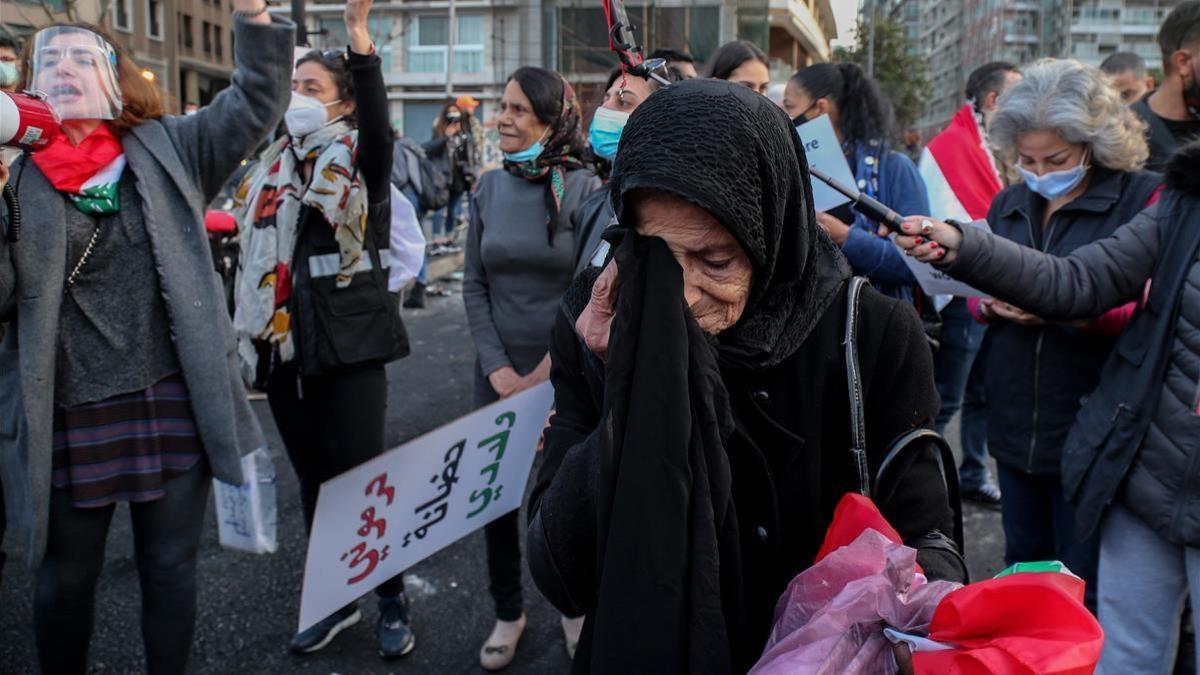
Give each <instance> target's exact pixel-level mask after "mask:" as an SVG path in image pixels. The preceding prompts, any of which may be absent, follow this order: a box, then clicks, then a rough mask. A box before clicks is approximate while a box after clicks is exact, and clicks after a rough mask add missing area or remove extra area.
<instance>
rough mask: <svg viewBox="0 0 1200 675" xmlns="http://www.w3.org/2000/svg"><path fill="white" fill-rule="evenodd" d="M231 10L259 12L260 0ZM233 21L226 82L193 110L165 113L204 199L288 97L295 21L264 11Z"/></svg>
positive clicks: (243, 0) (268, 128)
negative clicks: (231, 58)
mask: <svg viewBox="0 0 1200 675" xmlns="http://www.w3.org/2000/svg"><path fill="white" fill-rule="evenodd" d="M233 7H234V9H235V10H241V11H245V12H247V13H254V12H257V11H258V10H259V9H260V8H263V7H265V5H264V4H263V0H234V3H233ZM237 16H238V17H239V18H236V19H235V20H234V23H233V37H234V60H235V63H237V68H235V69H234V71H233V77H232V79H231V80H230V84H229V86H228V87H226V88H225V89H224V90H223V91H222V92H221V93H220V94H217V97H216V98H215V99H213V102H212V103H211V104H209V105H208V106H205V107H204V108H202V109H201V110H200V111H199V112H197V113H196V114H195V115H189V116H185V117H168V118H164V119H163V125H164V126H165V127H166V128H167V133H168V134H170V136H171V140H172V141H173V142H174V144H175V149H176V151H177V152H178V153H179V156H180V159H182V160H183V165H184V167H186V168H187V170H188V171H190V172H191V174H192V179H193V180H194V181H195V182H196V185H198V186H200V189H201V190H202V191H203V193H204V200H205V202H209V201H212V199H213V198H214V197H215V196H216V195H217V193H218V192H219V191H220V189H221V186H222V184H223V183H224V182H225V180H226V179H228V178H229V176H230V174H232V173H233V171H234V169H236V168H237V166H238V164H239V163H240V162H241V161H242V160H243V159H245V158H246V157H247V156H249V155H250V153H251V152H253V151H254V149H255V148H256V147H257V146H258V144H259V143H261V142H262V141H263V140H264V139H266V138H267V137H268V135H269V134H270V133H271V132H272V131H273V130H274V129H275V127H276V126H278V124H279V120H280V119H281V118H282V117H283V112H284V110H286V109H287V106H288V101H289V100H290V94H289V91H290V90H291V79H292V45H293V43H294V42H295V25H294V24H292V23H291V22H290V21H287V20H284V19H279V18H275V19H272V18H270V16H269V15H268V14H267V13H266V12H265V11H263V12H262V13H259V14H254V15H253V16H250V17H247V16H246V15H237Z"/></svg>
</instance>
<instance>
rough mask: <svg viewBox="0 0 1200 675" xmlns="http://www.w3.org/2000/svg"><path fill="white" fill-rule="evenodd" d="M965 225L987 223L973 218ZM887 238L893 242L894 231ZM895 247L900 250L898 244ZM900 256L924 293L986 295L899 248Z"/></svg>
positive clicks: (983, 225) (979, 225)
mask: <svg viewBox="0 0 1200 675" xmlns="http://www.w3.org/2000/svg"><path fill="white" fill-rule="evenodd" d="M966 226H967V227H979V228H986V227H987V223H986V222H985V221H982V220H975V221H970V222H968V223H966ZM889 238H890V239H891V240H892V242H893V243H894V242H895V241H896V235H895V233H893V234H891V235H889ZM896 248H897V250H900V248H899V246H897V247H896ZM900 257H901V258H903V259H904V264H906V265H908V269H909V271H911V272H912V274H913V276H914V277H916V278H917V284H918V285H920V286H921V290H922V291H925V295H928V296H931V297H932V296H936V295H957V296H959V297H963V298H967V297H984V298H986V297H988V294H987V293H983V292H981V291H978V290H976V289H975V288H973V287H972V286H969V285H967V284H964V283H963V282H961V281H959V280H957V279H955V278H954V277H952V276H950V275H949V274H946V273H945V272H943V271H941V270H939V269H938V268H936V267H934V266H933V265H930V264H929V263H923V262H921V261H919V260H917V259H916V258H914V257H912V256H910V255H905V254H904V251H903V250H900Z"/></svg>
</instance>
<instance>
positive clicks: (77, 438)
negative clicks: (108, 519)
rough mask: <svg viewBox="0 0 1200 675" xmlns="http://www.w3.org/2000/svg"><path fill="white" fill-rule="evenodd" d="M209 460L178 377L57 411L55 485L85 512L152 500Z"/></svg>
mask: <svg viewBox="0 0 1200 675" xmlns="http://www.w3.org/2000/svg"><path fill="white" fill-rule="evenodd" d="M203 456H204V449H203V446H202V445H201V442H200V436H199V434H198V433H197V431H196V423H195V420H194V419H193V417H192V406H191V398H190V397H189V396H188V390H187V386H186V385H185V384H184V382H183V378H182V376H181V375H179V374H178V373H176V374H175V375H171V376H169V377H167V378H166V379H164V380H162V381H160V382H158V383H157V384H154V385H152V386H151V387H150V388H148V389H144V390H142V391H137V392H133V393H129V394H120V395H118V396H114V397H112V398H109V399H105V400H103V401H97V402H95V403H85V404H83V405H79V406H74V407H70V408H61V407H60V408H58V409H56V410H55V412H54V443H53V458H52V467H53V471H52V474H51V483H52V484H53V485H54V487H55V488H59V489H64V490H70V491H71V501H72V503H73V504H74V505H75V506H76V507H79V508H95V507H100V506H108V505H109V504H114V503H116V502H122V501H128V502H149V501H154V500H155V499H159V498H161V497H162V496H163V483H165V482H167V481H168V480H170V479H171V478H174V477H175V476H178V475H180V474H183V473H186V472H187V471H188V470H190V469H191V468H193V467H194V466H196V464H197V463H198V462H199V461H200V460H201V458H202V457H203Z"/></svg>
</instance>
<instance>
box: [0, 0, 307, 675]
mask: <svg viewBox="0 0 1200 675" xmlns="http://www.w3.org/2000/svg"><path fill="white" fill-rule="evenodd" d="M233 8H234V15H235V20H234V35H235V36H236V38H237V39H236V45H237V54H236V57H237V59H236V61H237V64H238V65H237V71H236V72H235V73H234V77H233V78H232V82H231V85H230V87H229V88H227V89H226V90H225V91H223V92H221V93H220V94H219V95H218V96H217V97H216V98H215V99H214V100H213V102H212V104H211V105H209V106H208V107H207V108H205V109H204V110H202V111H199V112H198V113H196V114H195V115H191V116H188V117H172V116H167V115H165V114H164V112H163V105H162V101H161V99H160V96H159V92H158V90H157V89H156V88H155V87H154V85H153V84H151V83H150V82H148V81H147V80H146V79H145V78H144V77H142V74H141V73H142V71H141V67H140V66H138V64H137V63H135V62H134V61H133V59H132V58H130V56H129V54H128V53H127V52H126V51H125V50H124V49H122V48H121V46H120V43H119V42H117V41H115V40H113V39H112V38H111V37H110V36H109V35H108V34H107V33H105V32H104V31H103V30H102V29H100V28H97V27H95V26H90V25H86V24H54V25H51V26H47V27H45V28H42V29H41V30H39V31H38V32H37V33H35V34H34V35H33V36H32V37H31V38H30V39H29V40H28V43H27V45H26V50H25V63H26V66H27V67H26V68H25V69H24V74H23V77H24V82H23V83H22V87H21V88H22V89H38V90H41V91H44V92H47V94H48V99H47V100H48V102H49V103H50V105H51V106H53V107H54V109H55V111H56V112H57V113H58V116H59V118H60V119H61V120H62V134H61V135H59V136H58V137H57V138H56V139H55V140H54V141H53V142H52V143H51V144H50V145H49V146H47V147H46V148H43V149H41V150H38V151H37V152H35V153H33V154H32V155H29V156H26V157H22V158H21V159H19V160H18V162H19V164H18V165H17V166H16V167H14V169H15V173H16V175H17V180H16V188H17V191H18V193H19V199H20V202H21V205H22V206H23V207H24V208H23V209H22V211H23V213H22V215H23V223H22V224H23V225H24V228H23V229H22V231H21V237H20V241H18V242H15V243H14V242H9V241H7V238H6V237H0V321H10V320H11V321H12V322H13V323H12V324H11V326H12V328H11V329H10V331H9V332H8V334H7V335H6V336H5V339H4V342H3V344H2V345H0V476H2V478H3V482H4V487H5V492H6V495H5V497H6V499H7V500H8V503H9V506H10V507H14V508H10V509H9V510H8V516H9V523H10V524H11V525H12V526H13V529H14V534H15V535H17V536H18V537H20V538H21V539H23V541H24V543H25V547H26V550H27V552H28V554H29V557H30V562H31V564H32V565H33V566H34V568H35V569H36V582H35V592H34V603H33V604H34V608H33V614H34V634H35V636H36V640H37V648H38V657H39V659H40V661H41V668H42V671H43V672H47V673H83V672H85V671H86V670H87V660H88V659H87V654H88V644H89V642H90V641H91V634H92V621H93V613H94V604H95V592H96V585H97V582H98V581H99V578H100V573H101V571H102V568H103V566H104V543H105V540H106V538H107V535H108V530H109V526H110V524H111V522H112V517H113V513H114V511H115V509H116V504H117V503H119V502H126V503H128V504H129V513H130V517H131V520H132V523H133V533H134V559H135V560H136V562H137V571H138V576H139V578H140V581H141V591H142V635H143V638H144V639H145V650H146V651H145V653H146V668H147V670H148V671H149V672H150V673H182V672H184V671H185V669H186V666H187V660H188V653H189V651H190V650H191V641H192V631H193V629H194V627H195V620H196V553H197V549H198V547H199V543H200V533H201V530H202V527H203V523H204V512H205V506H206V503H207V500H208V495H209V489H210V485H211V479H212V477H214V476H215V477H216V478H218V479H220V480H222V481H224V482H226V483H232V484H235V485H238V484H241V483H242V479H243V475H242V470H241V457H242V455H245V454H247V453H250V452H252V451H254V450H255V449H257V448H261V447H265V445H266V442H265V440H264V439H263V436H262V431H261V429H260V428H259V426H258V422H257V419H256V418H255V417H254V413H253V412H252V411H251V410H250V406H249V405H248V403H247V401H246V396H245V390H244V389H243V387H242V383H241V378H240V377H239V376H238V370H237V363H236V361H235V360H234V359H233V358H232V346H233V345H232V343H231V332H230V327H229V316H228V314H227V312H226V305H225V300H224V297H223V293H222V288H221V284H220V282H219V280H218V278H217V277H216V275H215V274H214V273H213V264H212V259H211V257H210V255H209V252H208V250H209V249H208V243H207V241H206V239H205V235H204V221H203V219H202V218H201V217H200V214H202V213H203V209H204V205H205V204H206V203H207V202H208V201H209V200H211V199H212V198H213V197H214V196H215V195H216V194H217V192H218V190H220V188H221V185H222V183H223V182H224V181H225V179H226V178H227V177H228V176H229V175H230V174H231V173H232V172H233V170H234V169H235V168H237V166H238V163H239V162H240V161H241V160H242V157H243V156H244V155H245V154H247V153H249V152H250V151H251V150H252V149H253V148H254V145H255V144H256V143H257V142H258V141H259V139H261V138H262V137H263V136H265V135H266V134H268V133H269V132H270V130H271V129H272V128H274V126H275V125H276V124H277V123H278V121H279V118H280V116H281V115H282V114H283V108H284V101H286V98H287V79H288V73H289V72H290V71H291V58H292V46H291V45H292V41H293V37H294V30H293V26H292V25H291V24H290V23H287V22H284V21H280V20H275V21H273V20H272V19H271V18H270V16H269V15H268V14H267V7H266V4H265V3H262V2H261V1H260V0H233ZM8 175H9V172H8V169H7V167H5V166H4V165H3V164H2V163H0V184H3V183H6V182H7V180H8ZM0 215H3V216H4V220H8V217H9V214H8V213H7V210H0Z"/></svg>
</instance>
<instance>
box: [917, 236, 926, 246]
mask: <svg viewBox="0 0 1200 675" xmlns="http://www.w3.org/2000/svg"><path fill="white" fill-rule="evenodd" d="M924 243H925V238H924V237H917V244H918V245H920V244H924Z"/></svg>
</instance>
